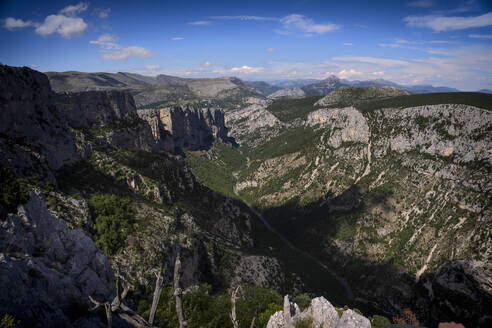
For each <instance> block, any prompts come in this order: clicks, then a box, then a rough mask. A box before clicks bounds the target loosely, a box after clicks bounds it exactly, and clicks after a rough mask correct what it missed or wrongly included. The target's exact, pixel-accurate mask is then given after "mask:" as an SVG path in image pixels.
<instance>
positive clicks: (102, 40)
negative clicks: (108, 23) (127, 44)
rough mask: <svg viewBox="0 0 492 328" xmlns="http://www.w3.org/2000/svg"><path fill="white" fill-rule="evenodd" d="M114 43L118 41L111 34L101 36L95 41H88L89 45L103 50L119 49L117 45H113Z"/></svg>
mask: <svg viewBox="0 0 492 328" xmlns="http://www.w3.org/2000/svg"><path fill="white" fill-rule="evenodd" d="M116 41H118V38H117V37H116V36H114V35H111V34H102V35H100V36H99V37H98V38H97V40H94V41H89V43H90V44H96V45H98V46H101V48H103V49H119V48H121V47H120V46H119V45H118V44H116V43H115V42H116Z"/></svg>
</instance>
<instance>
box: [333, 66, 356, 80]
mask: <svg viewBox="0 0 492 328" xmlns="http://www.w3.org/2000/svg"><path fill="white" fill-rule="evenodd" d="M357 75H362V73H361V72H358V71H356V70H354V69H352V68H351V69H348V70H347V69H342V70H341V71H340V72H338V77H339V78H341V79H347V78H349V77H352V76H357Z"/></svg>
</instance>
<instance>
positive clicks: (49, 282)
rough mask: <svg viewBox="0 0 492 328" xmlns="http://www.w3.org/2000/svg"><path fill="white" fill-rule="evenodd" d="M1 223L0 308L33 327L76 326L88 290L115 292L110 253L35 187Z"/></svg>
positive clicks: (103, 294)
mask: <svg viewBox="0 0 492 328" xmlns="http://www.w3.org/2000/svg"><path fill="white" fill-rule="evenodd" d="M0 225H1V228H0V290H2V293H0V313H11V314H13V315H14V316H16V317H17V318H22V320H23V323H24V324H25V325H28V326H32V327H61V326H63V327H72V326H78V325H81V324H83V323H84V322H86V321H87V320H84V319H82V320H79V322H78V323H75V324H74V323H72V322H71V318H70V316H71V315H72V313H73V311H77V309H79V311H81V309H84V308H85V309H87V306H88V304H87V303H88V296H93V297H95V298H96V299H112V297H113V296H114V294H115V291H114V287H113V286H114V285H113V270H112V268H111V266H110V264H109V261H108V259H107V257H106V255H104V253H103V252H102V251H100V250H99V249H98V248H97V247H96V245H95V244H94V242H93V241H92V239H91V238H90V237H89V236H87V235H86V234H85V233H84V232H83V231H82V230H78V229H74V230H68V228H67V225H66V224H65V223H64V222H63V221H61V220H60V219H58V218H56V217H53V216H52V215H50V214H49V213H48V211H47V209H46V207H45V205H44V204H43V203H42V201H41V200H40V199H39V197H38V196H37V195H36V194H35V193H31V195H30V200H29V201H28V202H27V203H26V204H25V205H23V206H19V207H18V210H17V213H10V214H8V215H7V216H6V217H2V218H0ZM71 311H72V312H71ZM75 315H76V316H78V315H80V313H79V314H75ZM97 321H99V320H97ZM97 321H96V322H95V323H93V324H94V325H95V326H97Z"/></svg>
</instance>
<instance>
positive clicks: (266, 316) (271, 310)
mask: <svg viewBox="0 0 492 328" xmlns="http://www.w3.org/2000/svg"><path fill="white" fill-rule="evenodd" d="M280 310H282V307H281V306H280V305H277V304H275V303H270V304H268V305H267V308H266V309H265V311H263V312H262V313H260V315H259V317H258V325H259V326H260V327H266V325H267V323H268V320H270V317H271V316H272V315H274V314H275V312H277V311H280Z"/></svg>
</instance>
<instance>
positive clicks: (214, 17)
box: [210, 15, 278, 21]
mask: <svg viewBox="0 0 492 328" xmlns="http://www.w3.org/2000/svg"><path fill="white" fill-rule="evenodd" d="M210 18H211V19H231V20H252V21H278V18H274V17H264V16H248V15H239V16H213V17H210Z"/></svg>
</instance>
